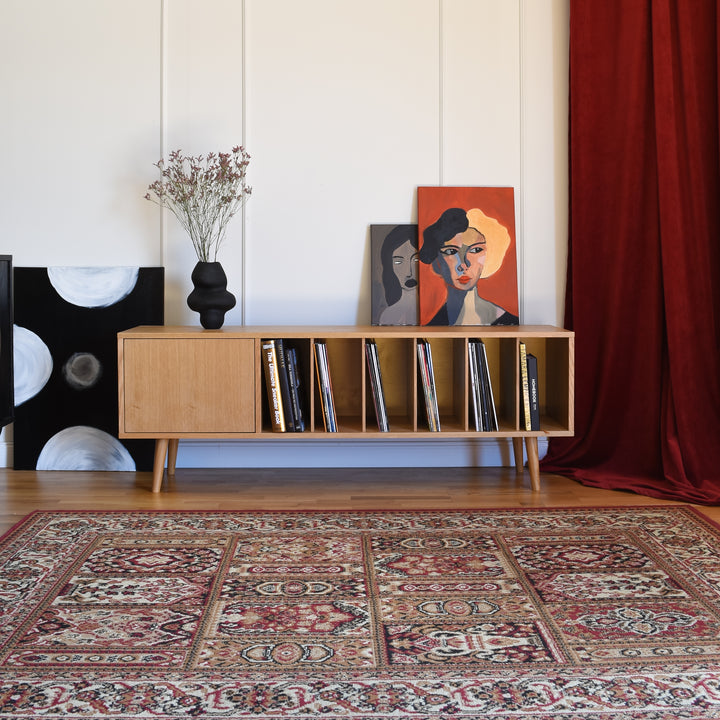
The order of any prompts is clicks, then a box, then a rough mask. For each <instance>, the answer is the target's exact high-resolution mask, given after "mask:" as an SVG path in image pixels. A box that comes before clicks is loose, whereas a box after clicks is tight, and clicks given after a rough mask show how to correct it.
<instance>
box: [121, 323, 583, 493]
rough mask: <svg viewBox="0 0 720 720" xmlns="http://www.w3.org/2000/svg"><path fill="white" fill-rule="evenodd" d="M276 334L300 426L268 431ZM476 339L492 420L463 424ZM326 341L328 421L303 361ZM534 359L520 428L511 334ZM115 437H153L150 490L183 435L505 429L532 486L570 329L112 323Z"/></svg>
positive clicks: (404, 434) (564, 400) (562, 420)
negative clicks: (331, 405) (422, 365)
mask: <svg viewBox="0 0 720 720" xmlns="http://www.w3.org/2000/svg"><path fill="white" fill-rule="evenodd" d="M274 338H282V339H283V340H285V341H287V342H288V343H290V344H292V345H293V346H294V347H295V348H296V350H297V354H298V357H299V366H300V373H301V376H300V382H301V386H302V388H303V389H304V394H305V402H306V416H307V422H306V429H305V431H304V432H302V433H297V432H286V433H280V432H274V431H273V429H272V424H271V422H270V416H269V411H268V407H267V401H266V397H267V395H266V393H267V391H266V386H265V379H264V372H263V362H262V356H261V343H262V341H263V340H266V339H274ZM473 338H481V339H482V340H483V342H484V344H485V347H486V349H487V355H488V361H489V367H490V377H491V381H492V385H493V392H494V399H495V405H496V408H497V417H498V429H497V430H496V431H493V432H478V431H477V430H475V429H474V421H473V419H472V405H471V399H470V395H471V393H470V371H469V360H468V341H469V340H471V339H473ZM369 339H373V340H375V342H376V344H377V347H378V353H379V357H380V366H381V370H382V380H383V388H384V394H385V399H386V404H387V408H388V414H389V419H390V431H389V432H380V431H379V429H378V424H377V422H376V420H375V410H374V404H373V400H372V394H371V390H370V380H369V377H368V369H367V365H366V361H365V342H366V340H369ZM418 339H427V340H429V342H430V345H431V348H432V356H433V364H434V371H435V379H436V386H437V397H438V405H439V409H440V417H441V430H440V431H439V432H431V431H430V430H429V429H428V424H427V418H426V414H425V405H424V396H423V391H422V388H421V386H420V382H419V372H418V362H417V354H416V342H417V340H418ZM316 340H322V341H324V342H325V343H326V346H327V354H328V358H329V365H330V373H331V377H332V383H333V395H334V401H335V407H336V411H337V416H338V429H337V432H333V433H329V432H327V431H326V430H325V425H324V422H323V416H322V409H321V401H320V395H319V388H318V381H317V376H316V372H315V360H314V354H313V353H314V349H313V348H314V342H315V341H316ZM521 341H522V342H523V343H525V345H526V347H527V350H528V352H531V353H533V354H534V355H535V356H536V357H537V359H538V377H539V405H540V430H538V431H532V432H530V431H527V430H525V429H524V425H523V424H521V412H520V406H521V402H520V385H521V383H520V370H519V367H520V363H519V348H520V342H521ZM118 391H119V437H120V438H151V439H154V440H155V441H156V449H155V461H154V468H153V487H152V489H153V492H159V491H160V489H161V486H162V480H163V476H164V471H165V461H166V459H167V469H168V474H170V475H171V474H173V473H174V471H175V463H176V457H177V448H178V442H179V440H181V439H187V438H193V439H199V438H208V439H209V438H216V439H217V438H231V439H243V438H244V439H250V440H259V439H262V440H277V441H281V440H283V439H286V438H293V439H302V438H308V439H310V438H315V439H317V438H319V437H322V438H325V439H329V438H332V437H337V438H338V439H343V440H344V439H353V438H363V439H365V440H367V439H369V438H372V439H378V440H383V441H385V440H388V441H392V440H393V439H397V438H408V437H409V436H412V437H417V438H422V439H426V440H427V441H428V442H431V441H433V440H436V439H438V438H478V437H498V438H502V437H507V438H512V441H513V449H514V456H515V464H516V466H517V468H518V470H522V468H523V464H524V454H523V443H524V445H525V448H526V450H527V459H528V469H529V472H530V478H531V483H532V488H533V489H534V490H538V489H539V488H540V478H539V464H538V443H537V440H538V437H540V436H548V437H551V436H569V435H572V434H573V411H574V397H573V395H574V333H572V332H570V331H568V330H563V329H561V328H556V327H552V326H545V325H520V326H517V325H516V326H502V327H486V326H472V327H471V326H459V327H387V326H382V327H378V326H358V327H355V326H352V327H336V326H327V327H325V326H322V327H321V326H318V327H301V326H288V327H279V326H256V327H250V326H247V327H246V326H243V327H224V328H222V329H220V330H205V329H203V328H201V327H171V326H141V327H136V328H132V329H130V330H127V331H124V332H121V333H118Z"/></svg>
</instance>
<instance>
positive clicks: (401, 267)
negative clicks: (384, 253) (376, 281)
mask: <svg viewBox="0 0 720 720" xmlns="http://www.w3.org/2000/svg"><path fill="white" fill-rule="evenodd" d="M392 267H393V272H394V273H395V277H397V279H398V282H399V283H400V287H401V288H402V290H403V291H404V292H409V291H411V290H414V289H415V287H416V286H417V267H418V254H417V250H416V249H415V248H414V247H413V245H412V243H411V242H410V241H409V240H406V241H405V242H404V243H403V244H402V245H401V246H400V247H399V248H398V249H397V250H395V252H394V253H393V255H392Z"/></svg>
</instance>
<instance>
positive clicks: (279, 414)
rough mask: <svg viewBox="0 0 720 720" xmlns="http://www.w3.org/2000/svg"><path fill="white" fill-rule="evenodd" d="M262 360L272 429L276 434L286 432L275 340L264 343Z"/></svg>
mask: <svg viewBox="0 0 720 720" xmlns="http://www.w3.org/2000/svg"><path fill="white" fill-rule="evenodd" d="M262 359H263V369H264V371H265V385H266V386H267V396H268V404H269V406H270V422H271V423H272V429H273V431H274V432H285V416H284V413H283V406H282V396H281V394H280V376H279V373H278V366H277V353H276V350H275V342H274V341H273V340H263V341H262Z"/></svg>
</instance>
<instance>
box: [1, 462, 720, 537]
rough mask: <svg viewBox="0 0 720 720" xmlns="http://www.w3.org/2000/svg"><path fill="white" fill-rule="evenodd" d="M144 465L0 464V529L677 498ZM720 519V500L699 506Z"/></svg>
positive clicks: (495, 475)
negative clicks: (157, 484) (87, 518)
mask: <svg viewBox="0 0 720 720" xmlns="http://www.w3.org/2000/svg"><path fill="white" fill-rule="evenodd" d="M151 483H152V474H151V473H149V472H142V473H141V472H139V473H121V472H89V471H85V472H65V471H52V472H47V471H46V472H31V471H14V470H4V469H1V468H0V532H5V531H6V530H8V529H9V528H10V527H12V526H13V525H14V524H15V523H16V522H17V521H18V520H20V519H21V518H22V517H24V516H25V515H27V514H28V513H30V512H32V511H33V510H312V509H320V510H343V509H348V510H353V509H364V510H393V509H448V508H458V509H467V508H491V507H553V506H555V507H558V506H572V507H578V506H588V507H591V506H596V507H597V506H603V505H605V506H607V505H655V504H673V503H667V502H664V501H661V500H656V499H653V498H650V497H646V496H643V495H636V494H634V493H629V492H617V491H609V490H599V489H595V488H587V487H584V486H583V485H581V484H579V483H576V482H574V481H572V480H568V479H567V478H564V477H560V476H557V475H542V477H541V491H540V492H539V493H534V492H532V490H531V489H530V477H529V475H528V473H527V471H524V472H523V473H521V474H517V473H516V472H515V470H514V469H512V468H450V469H447V470H445V469H438V468H403V469H397V468H391V469H377V468H373V469H353V468H341V469H293V470H287V469H261V470H258V469H228V470H217V469H215V470H203V469H178V471H177V474H176V476H175V478H174V479H170V481H169V482H168V480H167V479H166V481H165V483H164V485H163V490H162V492H160V493H155V494H153V493H152V492H151V491H150V487H151ZM700 510H701V511H702V512H703V513H705V514H706V515H707V516H708V517H710V518H712V519H713V520H715V521H716V522H720V507H700Z"/></svg>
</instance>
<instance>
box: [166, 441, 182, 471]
mask: <svg viewBox="0 0 720 720" xmlns="http://www.w3.org/2000/svg"><path fill="white" fill-rule="evenodd" d="M179 444H180V440H179V439H178V438H170V441H169V442H168V463H167V470H168V475H174V474H175V463H176V462H177V454H178V445H179Z"/></svg>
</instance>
